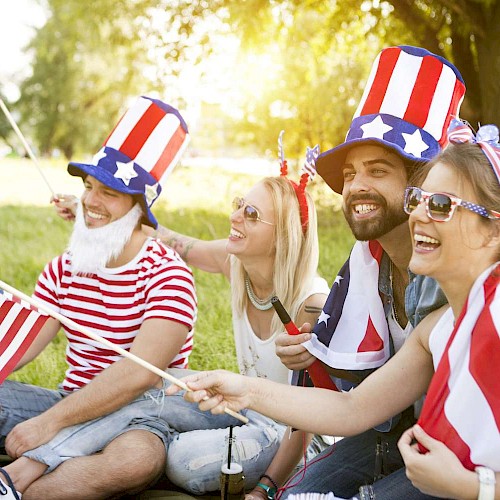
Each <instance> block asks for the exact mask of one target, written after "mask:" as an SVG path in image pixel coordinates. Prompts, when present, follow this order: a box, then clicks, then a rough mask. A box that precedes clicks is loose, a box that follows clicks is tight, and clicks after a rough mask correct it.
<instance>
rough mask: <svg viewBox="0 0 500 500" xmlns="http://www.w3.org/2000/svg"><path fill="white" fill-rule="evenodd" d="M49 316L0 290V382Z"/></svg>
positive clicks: (7, 374) (13, 366)
mask: <svg viewBox="0 0 500 500" xmlns="http://www.w3.org/2000/svg"><path fill="white" fill-rule="evenodd" d="M48 319H49V316H46V315H44V314H41V313H39V312H38V311H36V310H35V309H33V308H31V307H27V306H25V305H24V304H23V303H21V301H19V300H17V299H16V298H15V297H14V296H12V295H10V294H8V293H6V292H2V290H0V384H1V383H2V382H3V381H4V380H5V379H6V378H7V377H8V376H9V375H10V373H11V372H12V371H13V370H14V368H15V367H16V365H17V363H18V362H19V360H20V359H21V358H22V357H23V355H24V354H25V353H26V351H27V350H28V348H29V347H30V345H31V344H32V343H33V340H35V338H36V336H37V335H38V333H39V332H40V330H41V329H42V327H43V325H45V322H46V321H47V320H48Z"/></svg>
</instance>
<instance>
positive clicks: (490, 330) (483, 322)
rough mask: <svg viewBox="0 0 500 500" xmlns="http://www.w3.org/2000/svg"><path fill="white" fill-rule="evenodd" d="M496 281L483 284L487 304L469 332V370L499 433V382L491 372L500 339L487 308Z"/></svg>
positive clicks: (499, 358) (499, 352)
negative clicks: (470, 335)
mask: <svg viewBox="0 0 500 500" xmlns="http://www.w3.org/2000/svg"><path fill="white" fill-rule="evenodd" d="M498 281H499V277H498V276H493V275H491V276H489V277H488V279H487V280H486V282H485V283H484V291H485V302H486V305H485V309H484V311H483V312H482V314H481V315H480V316H479V318H478V321H477V323H476V325H475V327H474V330H473V332H472V338H471V350H470V362H469V371H470V373H471V375H472V377H473V378H474V380H475V381H476V383H477V385H478V386H479V388H480V389H481V392H482V393H483V395H484V397H485V398H486V400H487V401H488V405H489V406H490V408H491V410H492V413H493V417H494V418H495V422H496V424H497V427H498V429H499V430H500V391H499V390H498V380H497V378H496V377H495V376H493V374H492V370H496V369H497V367H499V366H500V338H499V337H498V332H497V330H496V328H495V323H494V321H493V317H492V313H493V314H494V313H495V311H493V310H492V308H491V307H490V306H491V303H492V301H493V299H494V298H495V291H496V287H497V285H498ZM497 315H498V313H497ZM485 354H486V357H485Z"/></svg>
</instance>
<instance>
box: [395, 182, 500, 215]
mask: <svg viewBox="0 0 500 500" xmlns="http://www.w3.org/2000/svg"><path fill="white" fill-rule="evenodd" d="M422 202H425V209H426V212H427V216H428V217H429V218H430V219H432V220H434V221H436V222H448V221H449V220H450V219H451V218H452V217H453V214H454V213H455V210H456V208H457V207H463V208H466V209H467V210H470V211H471V212H474V213H476V214H478V215H480V216H481V217H486V218H488V219H500V213H499V212H495V211H493V210H488V209H486V208H485V207H483V206H481V205H476V204H475V203H472V202H470V201H464V200H462V199H460V198H457V197H456V196H451V195H449V194H445V193H428V192H427V191H424V190H422V189H420V188H418V187H407V188H406V191H405V201H404V211H405V212H406V213H407V214H411V213H412V212H413V211H414V210H415V209H416V208H417V207H418V206H419V205H420V203H422Z"/></svg>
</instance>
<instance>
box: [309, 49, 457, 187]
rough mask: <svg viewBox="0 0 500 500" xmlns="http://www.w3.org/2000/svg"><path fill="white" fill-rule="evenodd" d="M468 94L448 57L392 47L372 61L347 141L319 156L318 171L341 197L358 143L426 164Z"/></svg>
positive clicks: (442, 139)
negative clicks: (349, 161) (350, 154)
mask: <svg viewBox="0 0 500 500" xmlns="http://www.w3.org/2000/svg"><path fill="white" fill-rule="evenodd" d="M464 94H465V84H464V81H463V79H462V76H461V75H460V72H459V71H458V70H457V68H455V67H454V66H453V64H451V63H450V62H449V61H447V60H446V59H444V58H442V57H440V56H437V55H435V54H432V53H431V52H429V51H427V50H425V49H422V48H418V47H411V46H399V47H389V48H386V49H384V50H382V52H381V53H380V54H379V55H378V56H377V58H376V60H375V62H374V63H373V66H372V70H371V73H370V76H369V78H368V81H367V84H366V87H365V91H364V93H363V96H362V98H361V102H360V103H359V105H358V109H357V110H356V112H355V113H354V116H353V120H352V123H351V126H350V128H349V131H348V132H347V136H346V139H345V141H344V142H343V143H342V144H340V145H339V146H337V147H335V148H333V149H330V150H329V151H326V152H324V153H323V154H322V155H320V156H319V158H318V160H317V163H316V166H317V170H318V173H319V174H320V175H321V177H323V179H324V180H325V181H326V183H327V184H328V185H329V186H330V187H331V188H332V189H333V190H334V191H336V192H337V193H342V187H343V184H344V181H343V177H342V165H343V163H344V160H345V156H346V154H347V151H348V150H349V149H350V148H351V147H353V146H355V145H357V144H360V143H365V142H371V143H374V144H380V145H381V146H384V147H387V148H389V149H391V150H392V151H394V152H395V153H397V154H399V155H401V156H402V157H403V158H405V159H407V160H410V161H412V162H422V163H423V162H426V161H428V160H430V159H431V158H433V157H434V156H435V155H436V154H437V153H438V152H439V151H440V150H441V149H442V148H444V147H445V146H446V144H447V133H446V132H447V129H448V125H449V124H450V120H451V118H452V117H458V112H459V109H460V105H461V103H462V100H463V97H464Z"/></svg>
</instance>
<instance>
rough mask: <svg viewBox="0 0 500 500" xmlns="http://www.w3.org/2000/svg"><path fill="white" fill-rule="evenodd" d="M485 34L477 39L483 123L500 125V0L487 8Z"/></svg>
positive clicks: (483, 27)
mask: <svg viewBox="0 0 500 500" xmlns="http://www.w3.org/2000/svg"><path fill="white" fill-rule="evenodd" d="M485 12H486V14H485V16H484V24H483V26H482V30H483V33H484V34H483V36H481V37H478V38H477V39H476V48H477V61H478V75H479V92H480V94H481V114H480V117H479V118H480V121H481V124H482V125H485V124H488V123H494V124H495V125H497V126H500V51H499V47H500V28H499V26H500V2H493V3H492V5H491V6H490V7H489V8H485Z"/></svg>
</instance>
